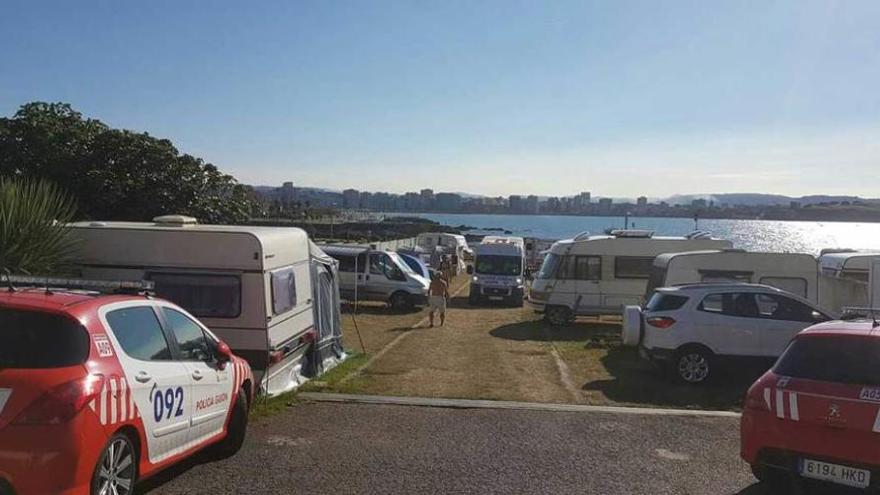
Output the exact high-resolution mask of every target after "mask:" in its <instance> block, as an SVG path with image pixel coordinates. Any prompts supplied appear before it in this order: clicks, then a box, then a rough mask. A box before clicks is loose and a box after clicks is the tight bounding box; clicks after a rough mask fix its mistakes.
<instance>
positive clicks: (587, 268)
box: [553, 255, 602, 314]
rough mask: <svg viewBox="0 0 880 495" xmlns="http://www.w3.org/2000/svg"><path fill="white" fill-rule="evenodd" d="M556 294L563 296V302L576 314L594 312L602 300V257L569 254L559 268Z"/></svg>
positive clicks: (554, 290) (555, 288)
mask: <svg viewBox="0 0 880 495" xmlns="http://www.w3.org/2000/svg"><path fill="white" fill-rule="evenodd" d="M559 275H560V276H559V280H557V282H556V285H555V286H554V288H553V292H554V296H556V295H557V294H558V295H559V296H562V298H561V299H562V301H565V302H564V303H563V304H565V305H566V306H568V307H569V308H571V310H572V312H574V313H575V314H594V313H595V312H596V311H598V308H599V306H600V302H601V295H602V294H601V282H602V258H601V257H600V256H591V255H569V256H566V257H565V259H564V260H563V264H562V266H561V267H560V270H559Z"/></svg>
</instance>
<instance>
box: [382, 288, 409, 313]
mask: <svg viewBox="0 0 880 495" xmlns="http://www.w3.org/2000/svg"><path fill="white" fill-rule="evenodd" d="M388 303H389V304H391V308H392V309H398V310H406V309H412V306H413V304H412V300H411V299H410V297H409V294H407V293H405V292H395V293H394V294H391V298H390V299H389V300H388Z"/></svg>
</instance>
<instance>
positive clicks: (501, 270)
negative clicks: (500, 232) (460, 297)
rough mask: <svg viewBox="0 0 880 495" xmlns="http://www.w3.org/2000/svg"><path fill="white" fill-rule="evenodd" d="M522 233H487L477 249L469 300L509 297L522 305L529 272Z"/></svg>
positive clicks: (470, 269) (504, 299)
mask: <svg viewBox="0 0 880 495" xmlns="http://www.w3.org/2000/svg"><path fill="white" fill-rule="evenodd" d="M524 244H525V243H524V242H523V238H522V237H502V236H486V237H484V238H483V242H481V243H480V244H478V245H477V246H476V248H475V249H474V265H473V266H469V267H468V268H467V270H468V274H470V275H471V276H472V278H471V285H470V293H469V296H468V302H469V303H470V304H476V303H478V302H480V301H485V300H489V301H505V302H508V303H511V304H515V305H517V306H522V303H523V297H524V296H525V279H526V278H527V276H528V272H527V269H526V260H525V247H524Z"/></svg>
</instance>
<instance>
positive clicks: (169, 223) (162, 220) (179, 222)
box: [153, 215, 199, 227]
mask: <svg viewBox="0 0 880 495" xmlns="http://www.w3.org/2000/svg"><path fill="white" fill-rule="evenodd" d="M153 223H155V224H156V225H161V226H163V227H186V226H188V225H196V224H197V223H199V221H198V220H196V219H195V218H194V217H188V216H186V215H162V216H161V217H156V218H154V219H153Z"/></svg>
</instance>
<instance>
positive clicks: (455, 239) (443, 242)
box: [416, 232, 473, 274]
mask: <svg viewBox="0 0 880 495" xmlns="http://www.w3.org/2000/svg"><path fill="white" fill-rule="evenodd" d="M416 245H417V246H418V247H420V248H422V249H424V250H425V251H426V252H427V253H428V255H429V256H430V254H431V253H433V252H434V251H435V250H437V248H438V247H439V248H440V249H441V251H443V254H454V255H456V256H457V257H458V266H456V267H454V268H455V273H456V274H458V273H460V272H462V271H464V269H465V266H466V264H465V262H466V261H468V260H471V259H473V250H471V248H470V247H468V243H467V240H466V239H465V238H464V236H463V235H461V234H450V233H447V232H423V233H421V234H419V235H418V237H416ZM434 268H437V267H436V266H435V267H434Z"/></svg>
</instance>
